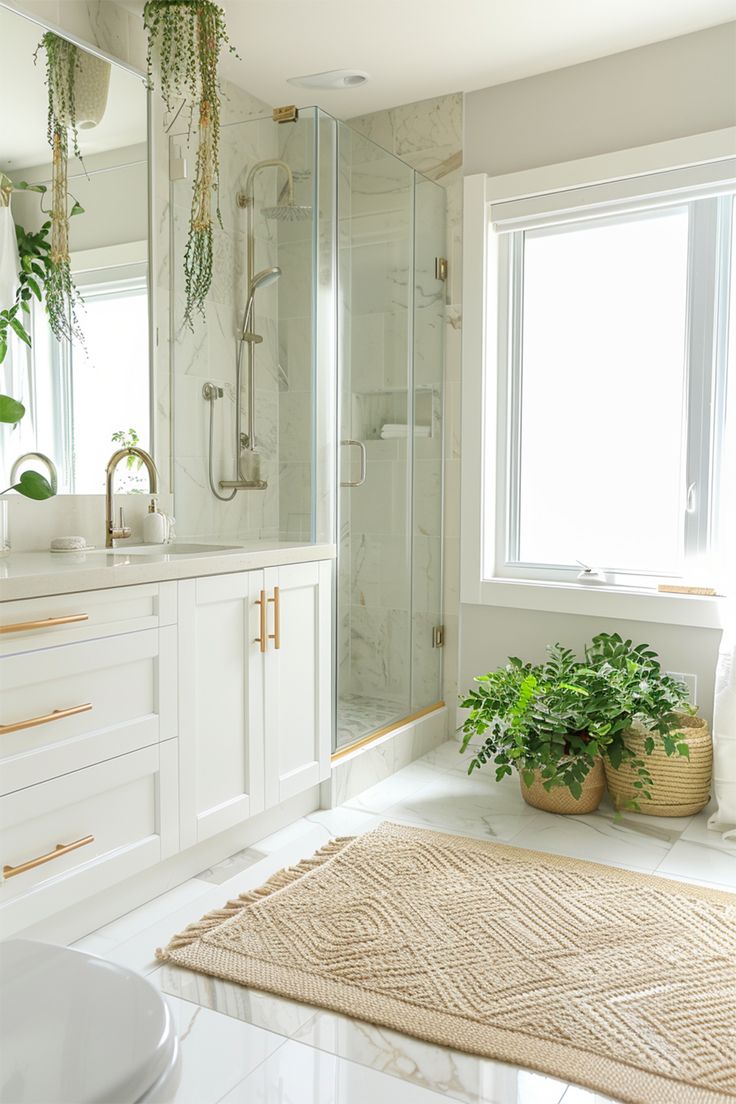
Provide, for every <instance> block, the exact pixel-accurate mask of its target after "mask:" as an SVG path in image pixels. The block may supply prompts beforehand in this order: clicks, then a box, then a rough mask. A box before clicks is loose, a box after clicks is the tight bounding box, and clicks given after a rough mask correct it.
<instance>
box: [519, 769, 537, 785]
mask: <svg viewBox="0 0 736 1104" xmlns="http://www.w3.org/2000/svg"><path fill="white" fill-rule="evenodd" d="M521 777H522V778H523V779H524V785H525V786H526V787H527V789H531V787H532V786H533V785H534V771H533V770H523V771H522V772H521Z"/></svg>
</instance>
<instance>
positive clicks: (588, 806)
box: [519, 759, 606, 815]
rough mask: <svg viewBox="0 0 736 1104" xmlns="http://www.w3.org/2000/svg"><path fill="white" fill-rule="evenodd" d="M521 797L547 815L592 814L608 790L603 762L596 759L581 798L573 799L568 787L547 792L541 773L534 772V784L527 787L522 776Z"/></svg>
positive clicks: (556, 787)
mask: <svg viewBox="0 0 736 1104" xmlns="http://www.w3.org/2000/svg"><path fill="white" fill-rule="evenodd" d="M519 782H520V784H521V796H522V797H523V798H524V800H525V801H526V803H527V805H533V806H534V808H535V809H544V811H545V812H546V813H562V814H564V815H569V814H570V813H592V812H593V810H594V809H597V808H598V806H599V805H600V803H601V798H602V797H603V794H604V793H605V789H606V778H605V775H604V773H603V760H602V759H596V761H595V764H594V766H593V767H592V768H591V770H590V771H588V773H587V774H586V776H585V781H584V782H583V792H582V793H581V795H580V797H573V795H572V794H571V793H570V791H569V790H568V788H567V786H553V787H552V789H551V790H545V788H544V786H543V785H542V775H541V772H540V771H535V772H534V782H533V783H532V785H531V786H527V785H526V783H525V782H524V779H523V777H522V776H521V774H520V775H519Z"/></svg>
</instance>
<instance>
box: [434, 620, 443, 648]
mask: <svg viewBox="0 0 736 1104" xmlns="http://www.w3.org/2000/svg"><path fill="white" fill-rule="evenodd" d="M444 646H445V626H444V625H435V627H434V628H433V629H432V647H433V648H444Z"/></svg>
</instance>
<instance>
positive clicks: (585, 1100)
mask: <svg viewBox="0 0 736 1104" xmlns="http://www.w3.org/2000/svg"><path fill="white" fill-rule="evenodd" d="M561 1104H616V1101H615V1100H613V1099H612V1098H611V1097H610V1096H601V1094H600V1093H597V1092H593V1090H592V1089H583V1088H581V1087H580V1085H570V1087H569V1088H568V1090H567V1092H566V1093H565V1095H564V1096H563V1098H562V1101H561ZM673 1104H674V1102H673Z"/></svg>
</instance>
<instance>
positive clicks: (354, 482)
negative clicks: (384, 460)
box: [340, 437, 368, 487]
mask: <svg viewBox="0 0 736 1104" xmlns="http://www.w3.org/2000/svg"><path fill="white" fill-rule="evenodd" d="M340 444H341V445H357V447H358V448H359V449H360V475H359V476H358V478H357V479H345V480H342V481H341V482H340V486H341V487H362V486H363V484H364V483H365V479H366V473H367V471H368V453H367V452H366V449H365V445H364V444H363V442H362V441H355V440H354V439H353V438H352V437H347V438H346V439H345V440H344V441H341V442H340Z"/></svg>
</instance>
